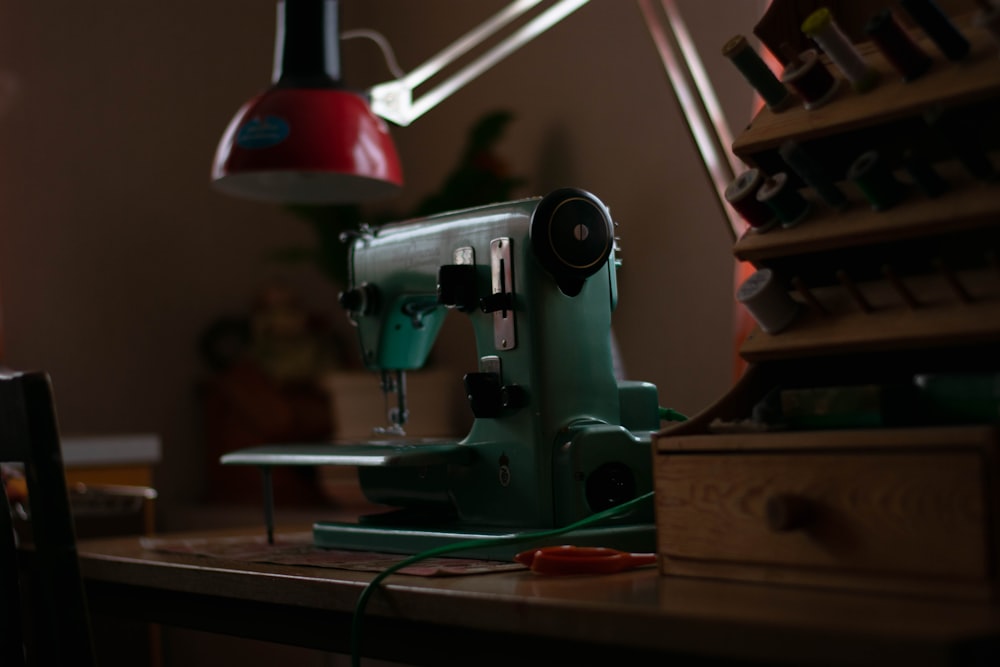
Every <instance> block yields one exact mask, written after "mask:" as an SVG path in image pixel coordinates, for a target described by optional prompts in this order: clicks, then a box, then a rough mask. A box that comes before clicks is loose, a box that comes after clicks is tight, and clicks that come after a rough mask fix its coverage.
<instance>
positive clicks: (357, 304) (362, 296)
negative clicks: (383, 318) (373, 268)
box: [337, 283, 378, 315]
mask: <svg viewBox="0 0 1000 667" xmlns="http://www.w3.org/2000/svg"><path fill="white" fill-rule="evenodd" d="M337 300H338V301H340V305H341V306H342V307H343V308H344V310H348V311H350V312H352V313H361V314H362V315H368V314H370V313H372V312H374V311H375V306H376V304H377V302H378V288H377V287H375V286H374V285H369V284H368V283H365V284H364V285H360V286H358V287H352V288H350V289H347V290H344V291H343V292H341V293H340V295H339V296H338V297H337Z"/></svg>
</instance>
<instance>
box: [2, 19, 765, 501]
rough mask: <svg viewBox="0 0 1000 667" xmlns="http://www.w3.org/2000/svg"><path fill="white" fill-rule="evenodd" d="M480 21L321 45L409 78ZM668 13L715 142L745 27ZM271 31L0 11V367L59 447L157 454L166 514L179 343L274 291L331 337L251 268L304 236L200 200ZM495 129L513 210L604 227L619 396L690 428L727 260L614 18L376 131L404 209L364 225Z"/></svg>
mask: <svg viewBox="0 0 1000 667" xmlns="http://www.w3.org/2000/svg"><path fill="white" fill-rule="evenodd" d="M503 4H504V3H503V2H501V1H500V0H491V1H490V2H486V1H481V2H474V3H473V2H464V1H461V0H422V1H421V2H416V1H414V0H364V1H362V0H345V1H344V2H342V14H343V27H344V28H352V27H371V28H375V29H378V30H380V31H382V32H383V33H384V34H385V35H386V36H387V37H388V38H389V40H390V41H391V42H392V43H393V45H394V46H395V48H396V50H397V55H398V57H399V60H400V62H401V64H402V65H403V67H404V68H411V67H413V66H415V65H416V64H419V63H420V62H422V61H423V59H425V58H427V57H428V56H430V55H432V54H433V53H434V52H436V51H437V50H438V49H439V48H441V47H442V46H444V45H445V44H446V43H448V42H449V41H450V40H452V39H453V38H455V37H457V36H458V35H459V34H461V33H462V32H464V31H465V30H467V29H469V28H470V27H471V26H472V25H474V24H476V23H477V22H479V21H480V20H482V19H484V18H485V17H486V16H488V15H489V14H490V13H491V12H492V11H494V10H495V9H497V8H499V7H500V6H502V5H503ZM680 4H681V6H682V8H683V10H684V11H685V13H686V16H687V17H688V19H689V21H690V24H691V28H692V30H693V31H694V32H695V35H696V37H697V39H698V42H699V44H700V46H701V48H702V52H703V54H704V57H705V61H706V64H707V66H708V68H709V70H710V71H712V72H713V73H714V76H715V77H716V79H717V82H718V84H719V90H720V93H721V94H722V97H723V102H724V105H725V108H726V109H727V111H728V112H729V113H730V115H731V117H732V118H733V120H734V124H735V125H737V126H738V125H740V124H742V123H743V122H744V121H745V120H746V119H747V117H748V113H747V109H748V108H749V105H750V95H749V90H748V88H747V86H746V85H745V84H744V82H743V81H742V79H740V78H739V77H738V74H737V73H736V72H735V71H734V70H733V68H732V67H731V65H730V63H728V62H726V61H725V60H724V59H723V58H722V57H721V55H720V51H719V49H720V47H721V45H722V44H723V43H724V42H725V41H726V40H727V39H728V38H729V37H730V36H732V34H735V33H736V32H744V33H747V34H748V33H749V30H750V27H751V23H752V15H753V6H754V5H755V4H756V3H750V2H723V1H722V0H715V1H712V2H706V1H705V0H687V1H686V2H682V3H680ZM273 17H274V4H273V3H272V2H270V1H266V0H257V1H255V2H248V1H247V0H211V1H210V2H191V1H187V2H183V1H182V2H170V3H150V2H134V1H125V0H105V1H104V2H99V3H89V2H71V1H70V0H53V1H51V2H44V3H41V2H6V3H3V5H0V71H4V72H8V73H10V74H12V75H13V76H14V78H15V81H16V83H17V93H16V97H15V98H14V99H13V103H12V104H11V106H10V107H9V108H8V109H7V110H6V112H5V113H4V115H3V116H2V117H0V293H2V309H3V317H4V320H3V337H4V343H5V362H6V363H7V364H8V365H10V366H14V367H18V368H29V367H30V368H42V369H45V370H47V371H49V372H50V373H51V374H52V376H53V379H54V382H55V387H56V393H57V399H58V403H59V411H60V418H61V422H62V427H63V430H64V431H65V432H72V433H107V432H127V431H147V432H157V433H160V434H161V435H162V437H163V443H164V460H163V464H162V466H161V468H160V470H159V476H158V480H157V485H158V486H159V487H160V490H161V493H162V497H163V499H164V501H165V502H171V501H187V500H191V499H195V498H197V497H198V495H199V494H200V492H201V489H202V486H203V484H204V472H203V453H202V452H203V445H202V442H201V437H202V436H201V429H200V421H199V420H200V416H199V404H198V400H197V382H198V380H199V378H200V377H201V375H202V373H203V372H204V371H203V369H202V367H201V365H200V363H199V361H198V358H197V355H196V339H197V336H198V334H199V332H200V331H201V330H202V329H203V328H204V327H205V326H206V325H207V324H208V323H210V322H211V321H212V320H214V319H215V318H217V317H219V316H220V315H225V314H233V313H242V312H244V311H245V309H246V308H247V304H248V301H249V300H250V298H251V297H252V295H253V293H254V291H255V289H256V288H257V287H258V286H259V285H261V284H264V283H265V282H267V281H268V280H270V279H272V278H275V277H278V278H280V279H283V280H285V281H287V282H289V283H291V284H292V285H293V286H294V287H295V288H296V289H297V290H299V291H300V292H301V293H302V294H303V295H304V297H305V299H306V301H307V303H309V304H310V305H311V306H313V307H314V308H317V309H321V310H323V311H325V312H327V313H328V314H329V316H330V317H331V319H333V320H335V321H336V322H338V323H341V322H342V316H341V313H340V312H339V310H338V307H337V306H336V304H335V295H336V288H335V287H334V286H332V285H329V284H327V283H326V282H325V281H324V280H323V279H322V278H320V277H319V276H318V275H317V274H316V273H315V272H314V271H312V270H311V269H309V268H304V267H303V268H288V267H278V266H275V265H273V264H270V263H268V262H267V261H265V260H264V259H263V256H264V255H265V253H267V252H268V251H270V250H272V249H274V248H276V247H279V246H282V245H287V244H291V243H304V242H308V241H309V240H310V236H309V232H308V229H307V228H306V227H305V226H304V225H303V224H302V223H301V222H299V221H297V220H295V219H293V218H290V217H289V216H288V215H286V214H284V213H282V212H281V211H279V210H277V209H275V208H273V207H270V206H267V205H262V204H256V203H251V202H245V201H239V200H234V199H229V198H226V197H223V196H221V195H219V194H216V193H215V192H213V191H212V190H211V189H210V187H209V184H208V170H209V164H210V161H211V158H212V154H213V151H214V148H215V144H216V141H217V140H218V137H219V135H220V133H221V132H222V130H223V128H224V127H225V125H226V123H227V122H228V120H229V118H230V117H231V115H232V113H233V112H234V111H235V110H236V108H237V107H238V106H239V105H240V104H241V103H242V102H243V101H244V100H245V99H246V98H247V97H248V96H250V95H251V94H252V93H254V92H256V91H258V90H259V89H260V88H262V87H263V86H264V85H265V84H266V82H267V79H268V77H269V74H270V59H271V49H272V40H273V30H274V27H273ZM344 54H345V63H346V64H345V74H346V75H347V78H348V80H349V81H350V82H352V83H354V82H357V83H358V85H367V84H370V83H374V82H375V80H377V79H380V78H382V77H383V76H384V70H382V69H381V63H380V60H379V58H378V56H377V54H376V52H375V50H374V47H372V46H371V45H363V44H357V43H354V42H351V43H350V44H349V45H345V49H344ZM498 107H506V108H510V109H512V110H513V111H514V112H515V113H516V115H517V119H516V121H515V123H514V124H513V125H512V126H511V128H510V131H509V133H508V135H507V137H506V138H505V140H504V142H503V144H502V146H501V150H502V152H503V153H504V155H505V157H506V158H507V159H508V161H509V162H510V164H511V165H512V166H513V167H514V169H515V171H517V172H518V173H521V174H524V175H526V176H528V177H529V179H530V184H529V186H527V187H525V188H524V190H523V192H521V193H520V194H524V195H532V194H542V193H544V192H545V191H546V190H548V189H550V188H552V187H555V186H559V185H575V186H579V187H583V188H586V189H589V190H591V191H593V192H594V193H595V194H597V195H598V196H599V197H601V198H602V199H603V200H604V201H605V202H606V203H608V204H609V205H610V207H611V210H612V213H613V214H614V216H615V217H616V219H617V220H618V222H619V223H620V234H621V237H622V247H623V252H622V259H623V261H624V265H623V267H622V270H621V272H620V274H619V275H620V288H621V301H620V306H619V309H618V311H617V312H616V313H615V319H614V322H615V329H616V333H617V336H618V339H619V342H620V344H621V348H622V352H623V357H624V362H625V365H626V368H627V370H628V372H629V375H630V376H631V377H634V378H636V379H644V380H649V381H652V382H655V383H656V384H657V385H658V386H659V388H660V402H661V404H663V405H665V406H669V407H673V408H676V409H678V410H681V411H682V412H686V413H693V412H695V411H698V410H700V409H702V408H704V407H706V406H707V405H708V404H709V403H710V402H712V401H714V400H715V399H716V398H718V397H719V396H720V395H721V394H722V392H724V391H725V390H726V388H727V387H728V386H729V384H730V382H731V380H732V374H733V371H732V369H733V359H732V354H733V352H732V312H733V301H732V297H731V295H732V290H733V286H732V281H733V278H732V275H733V262H732V259H731V257H730V254H729V252H730V243H729V240H728V237H727V234H726V232H725V226H724V222H723V219H722V217H721V214H720V212H719V209H718V206H717V203H716V201H715V200H714V199H713V193H712V191H711V189H710V188H709V185H708V182H707V180H706V178H705V176H704V173H703V168H702V165H701V162H700V159H699V156H698V154H697V153H696V151H695V149H694V147H693V143H692V141H691V140H690V138H689V135H688V133H687V130H686V128H685V125H684V123H683V121H682V118H681V116H680V114H679V112H678V107H677V104H676V102H675V100H674V98H673V96H672V93H671V91H670V88H669V86H668V83H667V79H666V77H665V75H664V72H663V69H662V67H661V65H660V63H659V61H658V59H657V57H656V53H655V50H654V48H653V45H652V41H651V40H650V38H649V35H648V33H647V31H646V28H645V26H644V24H643V22H642V19H641V15H640V14H639V11H638V9H637V7H636V5H635V3H634V2H632V1H631V0H595V1H594V2H592V3H591V4H590V5H588V6H586V7H584V8H583V9H581V10H579V11H578V12H577V13H576V14H575V15H573V16H571V17H570V18H568V19H567V20H566V21H565V22H564V23H562V24H561V25H559V26H557V27H555V28H554V29H553V30H552V31H551V32H550V33H549V34H547V35H545V36H543V37H542V38H540V39H539V40H538V41H536V42H534V43H532V44H529V45H528V46H526V47H524V48H523V49H522V50H521V51H519V52H517V53H515V54H514V55H513V56H512V57H511V58H510V59H509V60H508V61H506V62H504V63H502V64H500V65H499V66H498V67H497V68H495V69H494V70H491V71H490V72H488V73H486V74H485V75H484V76H483V77H482V78H481V79H479V80H477V81H476V82H474V83H472V84H470V85H469V86H468V87H467V88H466V89H464V90H463V91H461V92H459V93H458V94H456V95H455V96H454V97H453V98H452V99H450V100H449V101H447V102H446V103H445V104H444V105H442V106H441V107H439V108H438V109H436V110H434V111H431V112H430V113H429V114H428V115H427V116H426V117H424V118H423V119H421V120H420V121H419V122H417V123H416V124H414V125H413V126H411V127H409V128H395V129H394V130H393V132H394V135H395V137H396V139H397V141H398V144H399V146H400V150H401V153H402V158H403V162H404V165H405V169H406V172H407V178H408V188H407V190H406V191H405V192H404V193H403V195H402V197H401V199H400V200H399V201H396V202H390V203H387V204H386V206H387V207H390V208H392V209H393V210H395V209H396V208H397V207H398V208H399V209H402V208H403V207H404V205H405V204H406V203H407V202H410V203H412V202H413V201H415V200H416V199H418V198H419V197H421V196H422V195H423V194H426V193H427V192H428V191H430V190H431V189H432V188H433V187H434V186H436V185H437V184H438V183H439V182H440V181H441V179H442V178H443V175H444V174H445V172H446V171H447V169H448V168H449V167H450V166H451V164H452V161H453V160H454V158H455V156H456V153H457V151H458V149H459V147H460V145H461V143H462V140H463V139H464V133H465V129H466V128H467V127H468V125H469V124H470V122H471V121H472V120H473V119H475V118H477V117H478V116H479V115H480V114H481V113H483V112H485V111H488V110H492V109H495V108H498ZM472 363H474V362H472ZM469 366H470V364H469V363H465V364H462V367H463V368H468V367H469Z"/></svg>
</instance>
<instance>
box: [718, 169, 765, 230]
mask: <svg viewBox="0 0 1000 667" xmlns="http://www.w3.org/2000/svg"><path fill="white" fill-rule="evenodd" d="M763 184H764V174H763V172H761V171H760V170H759V169H749V170H747V171H745V172H743V173H742V174H740V175H739V176H737V177H736V178H734V179H733V180H732V182H731V183H730V184H729V185H728V186H727V187H726V192H725V195H726V201H727V202H729V204H730V205H731V206H732V207H733V208H734V209H736V212H737V213H739V214H740V215H741V216H742V217H743V219H744V220H746V221H747V222H749V223H750V228H751V229H753V230H754V231H757V232H766V231H768V230H769V229H771V228H772V227H774V226H775V225H776V224H777V223H778V219H777V218H776V217H775V214H774V211H772V210H771V209H770V208H769V207H768V206H767V205H766V204H763V203H761V202H759V201H757V191H758V190H759V189H760V187H761V186H762V185H763Z"/></svg>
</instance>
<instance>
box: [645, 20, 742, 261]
mask: <svg viewBox="0 0 1000 667" xmlns="http://www.w3.org/2000/svg"><path fill="white" fill-rule="evenodd" d="M659 4H660V7H661V9H662V13H659V12H657V11H656V8H655V7H656V0H638V5H639V10H640V11H641V12H642V16H643V19H644V21H645V22H646V27H647V28H648V29H649V34H650V36H651V37H652V38H653V43H654V45H655V46H656V50H657V52H658V53H659V55H660V59H661V60H662V61H663V68H664V69H665V70H666V73H667V77H668V78H669V79H670V84H671V87H672V88H673V91H674V95H675V96H676V98H677V103H678V105H679V106H680V108H681V112H682V113H683V114H684V118H685V120H686V121H687V124H688V129H689V130H690V132H691V136H692V138H693V139H694V142H695V144H696V145H697V147H698V152H699V153H701V158H702V162H703V164H704V167H705V170H706V172H707V175H708V177H709V180H711V182H712V186H713V188H714V190H715V193H716V197H717V199H718V203H719V206H720V207H721V209H722V215H723V216H724V217H725V219H726V222H727V223H728V224H727V225H726V227H727V231H728V232H729V234H730V236H731V237H732V239H733V240H734V241H735V240H736V239H737V238H738V237H739V235H740V234H741V233H742V232H743V230H744V229H745V228H746V221H744V220H743V219H742V218H741V217H740V216H739V214H737V213H736V212H735V211H734V210H733V209H732V207H730V206H727V204H726V198H725V191H726V187H727V186H728V185H729V182H730V181H732V179H733V178H734V177H735V175H736V174H738V173H739V172H741V171H742V170H743V169H745V168H746V167H745V166H743V165H742V163H741V162H740V161H739V160H738V159H737V158H736V157H735V156H733V155H732V153H731V152H730V147H731V146H732V145H733V137H732V134H731V133H730V131H729V125H728V124H727V123H726V118H725V114H724V113H723V112H722V106H721V105H720V104H719V100H718V98H717V97H716V95H715V90H714V88H713V87H712V83H711V81H710V80H709V77H708V73H707V72H706V71H705V67H704V65H703V64H702V62H701V58H700V57H699V55H698V49H697V48H696V47H695V46H694V42H693V40H692V39H691V36H690V34H689V33H688V30H687V26H686V25H685V23H684V20H683V18H682V17H681V15H680V12H679V11H678V9H677V5H676V3H675V2H674V0H659Z"/></svg>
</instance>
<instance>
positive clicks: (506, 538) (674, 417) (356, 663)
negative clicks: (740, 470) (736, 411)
mask: <svg viewBox="0 0 1000 667" xmlns="http://www.w3.org/2000/svg"><path fill="white" fill-rule="evenodd" d="M659 415H660V419H663V420H669V421H685V420H686V419H687V417H685V416H684V415H682V414H681V413H679V412H677V411H676V410H672V409H670V408H660V409H659ZM653 494H654V492H653V491H650V492H649V493H645V494H643V495H641V496H638V497H637V498H633V499H632V500H629V501H628V502H624V503H622V504H621V505H616V506H614V507H611V508H609V509H606V510H604V511H603V512H598V513H597V514H592V515H591V516H588V517H586V518H584V519H580V520H579V521H576V522H574V523H571V524H569V525H567V526H563V527H562V528H553V529H552V530H541V531H536V532H530V533H511V534H510V535H500V536H499V537H492V538H488V539H475V540H462V541H460V542H454V543H452V544H445V545H443V546H440V547H434V548H433V549H428V550H426V551H422V552H420V553H418V554H415V555H413V556H410V557H408V558H404V559H403V560H401V561H399V562H398V563H394V564H392V565H390V566H389V567H387V568H385V569H384V570H382V571H381V572H379V573H378V574H377V575H376V576H375V578H374V579H372V580H371V581H370V582H369V583H368V585H367V586H365V588H364V590H363V591H361V595H360V596H359V597H358V601H357V603H356V604H355V605H354V618H353V620H352V621H351V665H352V667H360V666H361V624H362V619H363V618H364V614H365V607H367V606H368V600H369V599H370V598H371V596H372V594H373V593H374V592H375V589H377V588H378V587H379V585H380V584H381V583H382V582H383V581H384V580H385V579H386V577H388V576H389V575H391V574H393V573H395V572H398V571H400V570H402V569H403V568H405V567H408V566H410V565H413V564H414V563H417V562H420V561H422V560H426V559H428V558H435V557H437V556H443V555H445V554H450V553H454V552H456V551H463V550H465V549H474V548H476V547H492V546H502V545H506V544H517V543H518V542H530V541H532V540H540V539H546V538H549V537H557V536H559V535H563V534H565V533H569V532H572V531H574V530H577V529H578V528H583V527H585V526H589V525H590V524H592V523H596V522H598V521H603V520H604V519H608V518H610V517H613V516H617V515H619V514H623V513H625V512H627V511H630V510H631V509H632V508H633V507H635V506H636V505H639V504H640V503H642V502H644V501H646V500H649V499H651V498H652V497H653Z"/></svg>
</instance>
